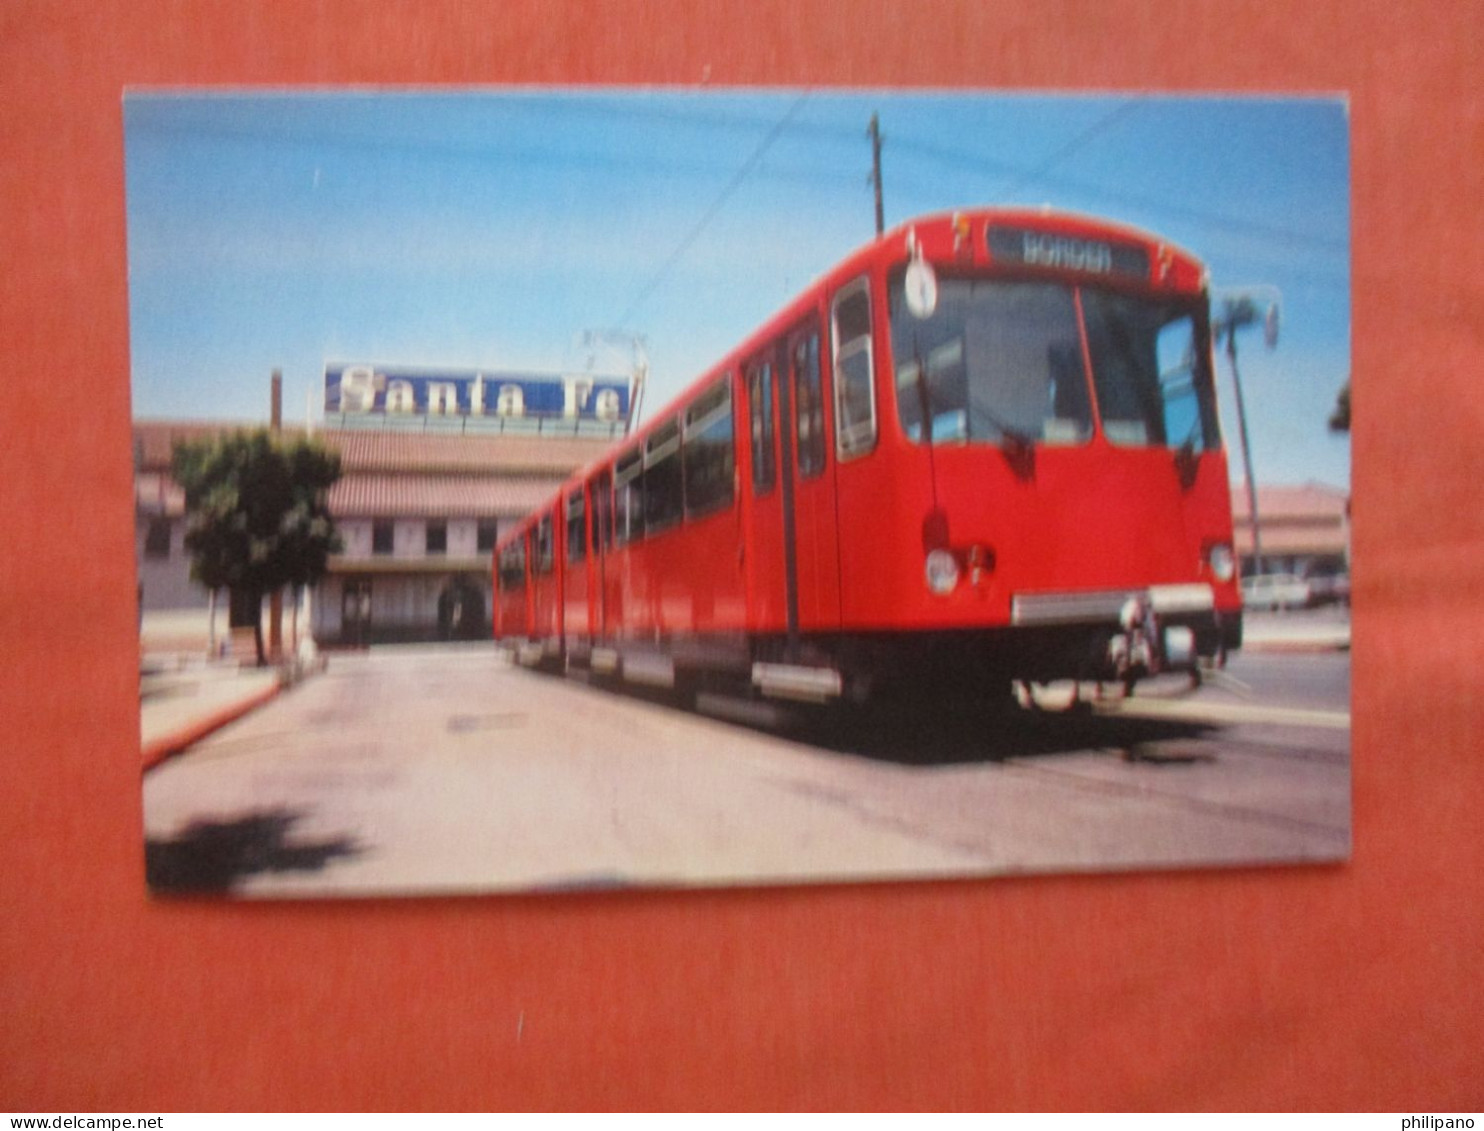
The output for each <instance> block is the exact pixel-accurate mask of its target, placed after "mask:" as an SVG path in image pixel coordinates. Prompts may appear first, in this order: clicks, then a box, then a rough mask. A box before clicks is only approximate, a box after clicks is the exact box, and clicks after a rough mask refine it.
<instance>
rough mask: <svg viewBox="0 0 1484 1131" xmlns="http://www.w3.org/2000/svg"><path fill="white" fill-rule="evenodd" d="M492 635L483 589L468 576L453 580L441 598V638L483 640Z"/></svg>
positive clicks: (439, 609) (444, 588) (439, 600)
mask: <svg viewBox="0 0 1484 1131" xmlns="http://www.w3.org/2000/svg"><path fill="white" fill-rule="evenodd" d="M489 634H490V624H489V615H488V613H487V612H486V610H485V601H484V588H483V587H482V586H481V585H480V584H479V582H478V581H477V580H476V579H474V578H472V577H469V576H460V577H455V578H452V579H450V580H449V582H448V584H447V585H445V586H444V587H443V592H442V593H441V594H439V596H438V639H440V640H483V639H485V638H486V637H488V636H489Z"/></svg>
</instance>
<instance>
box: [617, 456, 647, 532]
mask: <svg viewBox="0 0 1484 1131" xmlns="http://www.w3.org/2000/svg"><path fill="white" fill-rule="evenodd" d="M643 537H644V453H643V452H642V451H640V450H639V449H638V448H635V449H634V450H633V451H630V452H625V453H624V454H623V455H621V456H619V457H618V464H617V465H616V466H615V468H614V472H613V540H614V541H615V542H616V543H617V544H618V545H620V546H626V545H628V544H629V543H630V542H637V541H639V540H640V539H641V538H643Z"/></svg>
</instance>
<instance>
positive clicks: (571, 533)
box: [567, 487, 587, 562]
mask: <svg viewBox="0 0 1484 1131" xmlns="http://www.w3.org/2000/svg"><path fill="white" fill-rule="evenodd" d="M585 557H587V499H586V498H585V497H584V495H583V493H582V488H581V487H579V488H577V490H575V491H573V492H572V494H571V495H569V496H568V497H567V560H568V561H569V562H580V561H582V560H583V559H584V558H585Z"/></svg>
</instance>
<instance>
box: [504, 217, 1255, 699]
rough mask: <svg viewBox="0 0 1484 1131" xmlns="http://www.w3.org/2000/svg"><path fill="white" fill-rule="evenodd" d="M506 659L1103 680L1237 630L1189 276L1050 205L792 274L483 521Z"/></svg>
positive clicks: (636, 667)
mask: <svg viewBox="0 0 1484 1131" xmlns="http://www.w3.org/2000/svg"><path fill="white" fill-rule="evenodd" d="M495 563H496V564H495V575H496V578H495V582H496V585H495V587H496V607H495V620H494V625H495V629H494V630H495V635H496V637H497V638H498V639H500V640H502V641H505V642H507V643H509V644H510V645H511V646H512V647H514V648H515V649H516V650H517V652H518V653H519V655H520V656H521V658H522V659H523V660H525V661H526V662H528V663H532V664H535V663H547V664H552V665H556V666H562V667H589V668H591V669H592V670H593V672H594V673H596V674H600V675H611V676H614V677H617V678H621V679H624V680H627V681H631V682H636V683H651V684H662V685H667V686H681V687H684V686H704V685H706V684H709V683H713V682H714V683H719V684H725V683H730V684H732V685H742V686H746V687H749V688H751V689H753V690H754V691H755V692H757V693H760V694H763V695H770V696H780V697H787V698H795V699H809V700H821V701H823V700H833V699H842V698H843V699H845V700H856V699H863V698H865V697H868V696H870V695H872V694H874V693H876V692H878V691H881V690H883V689H885V688H886V687H888V686H892V685H897V686H912V685H913V684H914V683H918V682H921V681H930V682H931V683H932V684H933V685H934V686H938V685H943V684H952V685H955V686H965V685H966V686H970V687H975V688H979V689H981V690H982V691H983V692H984V693H986V694H996V693H1000V692H1004V691H1007V690H1008V689H1009V688H1010V687H1011V686H1012V684H1013V683H1014V682H1015V681H1032V682H1039V681H1050V680H1059V679H1076V680H1084V681H1093V680H1096V681H1105V680H1106V681H1112V680H1116V681H1119V682H1121V683H1124V684H1126V685H1128V686H1130V687H1131V686H1132V685H1133V683H1134V682H1135V681H1137V680H1138V679H1140V678H1142V677H1143V676H1145V675H1148V674H1151V673H1156V672H1160V671H1165V670H1170V669H1193V668H1194V667H1195V665H1196V664H1197V663H1198V662H1199V660H1200V658H1202V657H1206V658H1210V657H1216V656H1219V655H1222V654H1224V653H1225V651H1226V650H1228V649H1232V648H1235V647H1238V646H1239V645H1240V643H1241V633H1242V620H1241V615H1242V614H1241V599H1240V596H1239V593H1238V589H1237V579H1236V564H1235V555H1234V553H1233V545H1232V518H1231V500H1230V491H1229V487H1228V480H1227V461H1226V455H1225V452H1224V450H1223V448H1222V442H1221V436H1220V431H1219V427H1218V420H1217V411H1216V393H1215V386H1214V376H1213V366H1212V341H1211V327H1210V319H1209V299H1208V294H1207V279H1206V273H1205V271H1204V269H1203V268H1202V266H1201V264H1200V263H1198V262H1197V261H1196V260H1195V259H1194V258H1193V257H1192V256H1190V255H1188V254H1187V253H1185V252H1183V251H1181V250H1180V249H1178V248H1176V247H1174V246H1172V245H1170V244H1169V243H1167V242H1165V241H1163V240H1161V239H1159V238H1158V237H1156V236H1153V235H1150V234H1148V233H1144V232H1141V231H1136V230H1134V229H1131V228H1128V227H1124V226H1120V225H1116V224H1111V223H1107V222H1103V221H1099V220H1094V219H1089V218H1085V217H1079V216H1073V215H1069V214H1064V213H1057V212H1052V211H1049V210H1040V211H1032V210H1008V209H975V210H965V211H961V212H954V213H951V214H942V215H934V216H928V217H923V218H920V219H917V220H913V221H911V222H909V223H907V224H904V225H902V226H901V227H899V228H897V229H896V230H894V231H892V232H890V233H888V234H887V235H885V236H883V237H881V238H879V239H877V240H876V241H875V242H873V243H871V244H870V245H868V246H866V247H865V248H862V249H861V250H860V251H858V252H856V253H855V254H853V255H852V256H850V257H849V258H848V259H846V260H845V261H844V262H843V263H841V264H840V265H839V266H837V267H835V268H834V269H832V270H831V271H829V272H828V273H827V274H826V275H824V276H823V277H822V278H821V279H819V280H818V281H817V282H816V283H815V284H814V285H813V286H811V287H810V288H809V289H808V290H807V291H805V292H804V293H803V294H801V295H800V296H798V298H796V299H795V300H794V301H793V302H792V303H791V304H790V305H789V306H788V307H786V308H785V309H784V310H783V311H782V312H780V313H779V314H778V315H776V316H775V317H774V318H773V319H772V320H771V321H769V322H768V323H767V324H766V325H765V326H763V327H762V328H761V329H760V330H758V331H757V332H756V333H754V334H753V335H752V336H751V337H749V338H748V339H747V340H746V341H745V342H743V343H742V344H741V345H740V346H739V347H738V348H737V349H735V350H734V351H733V352H732V353H730V354H729V355H728V356H726V357H725V358H723V359H722V360H721V362H720V363H719V364H717V365H716V366H714V367H713V368H712V369H711V370H710V371H709V372H708V373H706V374H705V375H704V376H703V377H701V378H700V379H699V380H698V381H696V382H695V383H694V384H693V385H692V386H691V387H690V388H689V389H688V390H687V391H686V392H685V393H684V394H683V395H682V396H680V397H679V398H677V399H676V400H675V401H673V402H672V403H670V404H669V405H667V406H666V407H665V408H664V409H663V410H662V411H660V412H658V413H656V414H654V416H653V418H652V419H651V420H650V421H648V422H647V423H646V424H645V426H644V427H643V428H642V429H641V430H639V431H637V432H636V433H635V434H634V435H632V436H630V437H628V438H627V439H625V440H624V441H623V442H622V443H621V444H620V445H618V446H617V447H616V448H615V449H614V450H613V451H612V452H611V453H610V454H609V455H608V456H606V457H605V458H604V459H602V460H601V461H599V462H598V463H596V464H594V465H593V466H591V467H588V468H587V469H585V470H584V471H583V472H582V473H581V474H579V475H577V476H576V477H574V478H573V479H572V480H571V481H569V482H568V483H567V484H566V485H565V486H564V487H563V489H562V490H561V491H560V492H559V494H558V495H557V496H556V497H555V498H553V499H551V500H550V501H549V502H548V503H546V504H545V505H543V506H542V507H541V508H539V509H538V510H537V511H536V512H534V513H533V514H532V515H531V516H529V518H528V519H526V520H525V521H524V522H523V523H522V524H521V526H519V527H518V528H517V529H516V530H514V531H513V532H512V533H511V534H510V535H509V536H507V537H506V538H505V539H504V540H503V541H502V543H501V544H500V546H499V547H498V549H497V553H496V558H495Z"/></svg>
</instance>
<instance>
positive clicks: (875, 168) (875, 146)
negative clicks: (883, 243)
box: [866, 114, 886, 236]
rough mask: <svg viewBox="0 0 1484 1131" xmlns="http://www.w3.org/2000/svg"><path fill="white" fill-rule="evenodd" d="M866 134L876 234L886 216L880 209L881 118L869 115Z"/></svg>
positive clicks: (883, 226)
mask: <svg viewBox="0 0 1484 1131" xmlns="http://www.w3.org/2000/svg"><path fill="white" fill-rule="evenodd" d="M866 136H867V137H869V138H870V139H871V187H872V188H874V189H875V190H876V234H877V235H878V236H879V235H880V234H881V233H882V232H883V231H885V230H886V218H885V215H884V213H883V212H882V209H881V119H880V118H879V117H878V116H877V115H875V114H872V115H871V125H870V128H868V129H867V130H866Z"/></svg>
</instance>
